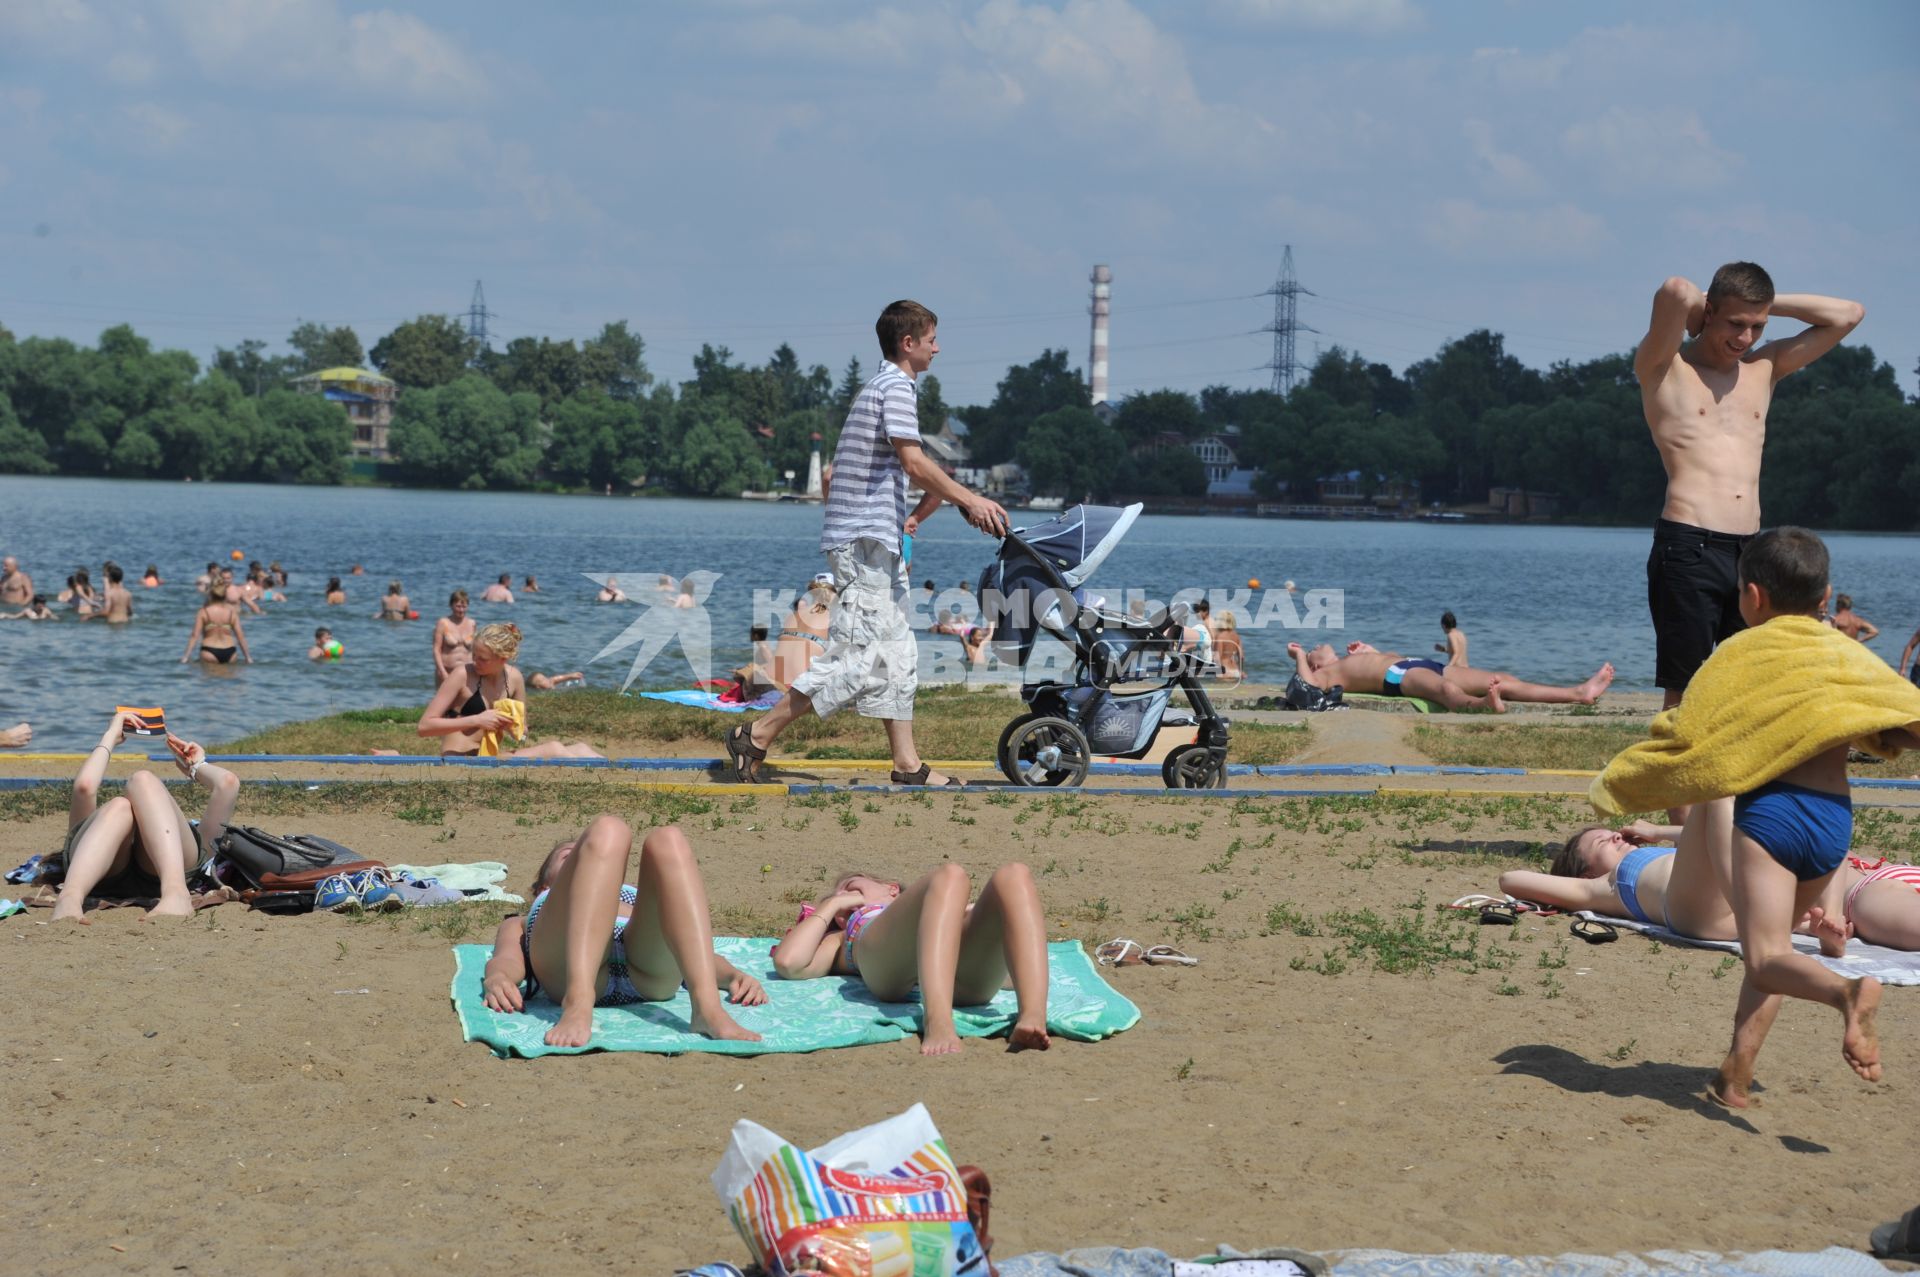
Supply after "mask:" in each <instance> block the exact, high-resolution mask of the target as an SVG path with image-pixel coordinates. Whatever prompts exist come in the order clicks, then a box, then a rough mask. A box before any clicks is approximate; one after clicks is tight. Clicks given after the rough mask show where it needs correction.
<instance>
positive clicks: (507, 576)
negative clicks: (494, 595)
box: [500, 572, 513, 586]
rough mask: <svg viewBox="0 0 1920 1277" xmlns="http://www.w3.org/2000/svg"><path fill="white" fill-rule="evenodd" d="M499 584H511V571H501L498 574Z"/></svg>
mask: <svg viewBox="0 0 1920 1277" xmlns="http://www.w3.org/2000/svg"><path fill="white" fill-rule="evenodd" d="M500 584H502V585H506V586H511V585H512V584H513V573H511V572H502V573H501V574H500Z"/></svg>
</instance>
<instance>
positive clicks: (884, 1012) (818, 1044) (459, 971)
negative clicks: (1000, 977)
mask: <svg viewBox="0 0 1920 1277" xmlns="http://www.w3.org/2000/svg"><path fill="white" fill-rule="evenodd" d="M774 944H775V941H774V940H773V939H771V938H766V939H753V938H748V937H741V936H718V937H715V939H714V949H715V951H716V952H718V953H719V954H720V955H721V956H722V957H724V958H727V959H728V960H729V961H731V962H732V963H733V964H734V965H735V966H737V967H739V968H740V969H741V970H742V971H745V972H747V973H748V974H750V975H752V976H753V977H754V978H755V979H757V980H759V981H760V982H761V983H762V984H764V985H765V986H766V989H767V1003H766V1005H765V1006H758V1007H729V1008H728V1011H729V1013H730V1014H731V1015H732V1016H733V1018H734V1019H735V1020H737V1021H739V1023H740V1024H741V1026H742V1027H744V1028H749V1029H752V1030H753V1031H754V1032H755V1033H758V1034H760V1035H761V1040H760V1041H758V1042H714V1041H711V1040H709V1039H707V1038H703V1037H697V1036H695V1035H694V1034H692V1033H690V1032H688V1030H687V1017H688V1015H689V1014H690V1013H691V1011H692V1006H691V1004H690V1003H689V1002H688V999H687V991H686V990H685V989H682V990H680V991H679V992H678V993H676V994H674V995H673V997H672V998H671V999H670V1000H668V1001H666V1002H639V1003H635V1004H634V1005H632V1006H624V1007H600V1008H599V1009H597V1010H595V1011H594V1013H593V1045H592V1046H588V1047H553V1046H548V1045H547V1044H546V1043H545V1042H542V1041H541V1040H540V1039H541V1038H542V1037H543V1036H544V1035H545V1034H546V1031H547V1030H548V1029H550V1028H552V1027H553V1024H554V1022H555V1021H557V1020H558V1019H559V1018H560V1007H559V1004H558V1003H555V1002H550V1001H548V1000H547V999H546V998H544V997H538V998H534V999H532V1000H531V1001H530V1002H528V1004H527V1009H526V1010H525V1011H521V1012H518V1013H514V1014H508V1015H502V1014H499V1013H498V1012H494V1011H490V1010H488V1009H487V1006H486V1004H485V1003H484V1002H482V1001H481V1000H480V997H481V988H480V980H481V976H482V975H483V974H484V973H485V971H486V967H487V958H488V957H489V956H490V955H491V954H492V953H493V946H491V945H484V944H461V945H455V946H454V948H453V953H454V971H453V990H452V993H453V1006H454V1010H456V1011H458V1012H459V1013H460V1031H461V1033H462V1034H463V1035H464V1036H465V1038H466V1040H467V1041H469V1042H475V1041H478V1042H485V1043H486V1044H487V1045H488V1046H490V1047H492V1048H493V1053H494V1054H495V1055H498V1056H501V1057H503V1058H505V1057H510V1056H516V1055H518V1056H525V1057H527V1058H529V1059H531V1058H533V1057H534V1056H540V1055H578V1054H580V1053H581V1052H582V1051H651V1052H654V1053H655V1054H658V1055H680V1054H683V1053H685V1052H688V1051H708V1052H712V1053H714V1054H717V1055H765V1054H768V1053H775V1052H800V1051H824V1050H826V1049H827V1048H828V1047H835V1046H861V1045H863V1044H865V1043H868V1042H897V1041H899V1040H900V1039H901V1038H904V1037H907V1036H909V1035H910V1034H913V1033H915V1032H917V1031H918V1030H919V1027H920V1005H919V1003H917V1002H882V1001H880V1000H879V999H877V998H875V997H874V996H873V995H871V994H870V993H868V992H867V990H866V986H865V985H862V984H861V983H860V982H859V981H858V980H849V979H846V978H845V977H841V976H825V977H823V978H821V979H818V980H782V979H780V978H779V977H777V976H775V975H774V973H773V959H772V957H771V956H770V954H771V951H772V949H773V946H774ZM1047 968H1048V974H1049V980H1048V984H1047V1029H1048V1031H1049V1032H1051V1033H1053V1034H1054V1035H1055V1036H1057V1037H1062V1038H1071V1039H1073V1040H1075V1041H1078V1042H1097V1041H1099V1040H1100V1039H1101V1038H1104V1037H1111V1036H1112V1035H1113V1034H1115V1033H1118V1032H1120V1031H1121V1030H1122V1029H1130V1028H1132V1027H1133V1026H1134V1025H1135V1024H1136V1023H1138V1021H1139V1019H1140V1010H1139V1008H1138V1007H1136V1006H1134V1005H1133V1003H1131V1002H1129V1001H1127V1000H1126V999H1125V998H1123V997H1121V996H1120V995H1119V994H1118V993H1116V992H1114V990H1113V988H1112V986H1110V985H1109V984H1108V983H1107V982H1106V981H1105V980H1103V979H1101V978H1100V972H1099V969H1098V968H1097V967H1095V966H1094V964H1093V960H1092V959H1090V958H1089V957H1087V953H1086V950H1084V949H1082V948H1081V947H1080V946H1079V944H1077V943H1075V942H1074V941H1071V940H1061V941H1057V942H1055V943H1053V944H1050V945H1048V946H1047ZM1013 1013H1014V999H1013V991H1012V990H1011V989H1003V990H1001V992H1000V995H999V996H998V997H996V998H994V1000H993V1001H992V1002H990V1003H988V1004H987V1005H986V1006H983V1007H961V1008H959V1009H957V1010H956V1011H955V1012H954V1019H955V1021H956V1022H957V1023H958V1024H959V1027H960V1036H961V1037H963V1038H985V1037H993V1036H994V1035H996V1034H1001V1033H1005V1032H1006V1031H1007V1030H1008V1029H1009V1028H1011V1027H1012V1025H1013Z"/></svg>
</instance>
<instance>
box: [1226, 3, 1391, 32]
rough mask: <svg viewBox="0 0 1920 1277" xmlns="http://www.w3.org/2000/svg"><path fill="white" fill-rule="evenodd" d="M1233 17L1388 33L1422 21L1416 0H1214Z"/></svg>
mask: <svg viewBox="0 0 1920 1277" xmlns="http://www.w3.org/2000/svg"><path fill="white" fill-rule="evenodd" d="M1213 7H1214V9H1215V11H1216V12H1219V13H1221V14H1223V15H1225V16H1227V17H1230V18H1238V19H1240V20H1242V21H1247V22H1257V23H1261V24H1265V25H1271V26H1282V27H1305V28H1309V29H1312V30H1317V31H1353V32H1358V33H1360V34H1362V35H1384V34H1386V33H1388V32H1393V31H1405V30H1408V29H1410V28H1413V27H1417V26H1419V25H1420V24H1421V13H1420V10H1419V9H1418V8H1417V7H1416V6H1415V5H1414V4H1413V2H1412V0H1214V5H1213Z"/></svg>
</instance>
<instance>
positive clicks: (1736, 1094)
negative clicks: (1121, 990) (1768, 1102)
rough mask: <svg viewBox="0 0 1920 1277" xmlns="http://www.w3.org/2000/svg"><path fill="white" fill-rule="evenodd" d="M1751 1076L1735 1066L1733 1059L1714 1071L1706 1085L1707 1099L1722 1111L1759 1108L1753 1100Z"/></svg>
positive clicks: (1758, 1103) (1756, 1101)
mask: <svg viewBox="0 0 1920 1277" xmlns="http://www.w3.org/2000/svg"><path fill="white" fill-rule="evenodd" d="M1752 1091H1753V1075H1752V1074H1751V1073H1748V1072H1746V1071H1745V1070H1744V1069H1742V1068H1740V1067H1739V1066H1736V1065H1735V1064H1734V1062H1733V1057H1731V1056H1729V1057H1727V1062H1726V1063H1725V1064H1722V1065H1721V1066H1720V1067H1719V1068H1718V1069H1716V1070H1715V1071H1714V1074H1713V1080H1712V1081H1710V1082H1708V1083H1707V1098H1708V1099H1709V1100H1711V1101H1713V1102H1714V1103H1715V1104H1718V1105H1719V1106H1720V1107H1721V1108H1723V1109H1733V1110H1735V1111H1736V1112H1737V1111H1739V1110H1742V1109H1749V1108H1759V1107H1760V1101H1759V1100H1756V1099H1754V1098H1753V1095H1752Z"/></svg>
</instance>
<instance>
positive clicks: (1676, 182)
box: [1562, 106, 1742, 190]
mask: <svg viewBox="0 0 1920 1277" xmlns="http://www.w3.org/2000/svg"><path fill="white" fill-rule="evenodd" d="M1562 141H1563V142H1564V144H1565V146H1566V149H1567V152H1568V154H1570V155H1572V156H1573V157H1574V158H1575V159H1578V160H1581V161H1584V162H1586V163H1588V164H1589V165H1597V166H1598V171H1599V173H1600V175H1601V176H1602V177H1603V178H1605V179H1607V180H1609V181H1610V182H1611V183H1612V185H1614V186H1615V187H1616V188H1621V189H1632V188H1643V187H1644V188H1651V189H1659V188H1666V189H1675V188H1677V189H1682V190H1707V189H1710V188H1712V187H1716V186H1720V185H1723V184H1724V183H1726V182H1727V181H1728V180H1729V179H1731V178H1732V177H1733V175H1734V173H1735V172H1736V171H1738V170H1739V168H1740V166H1741V164H1742V160H1741V157H1740V156H1739V155H1737V154H1735V153H1734V152H1732V151H1728V150H1724V149H1722V148H1721V147H1720V146H1718V145H1716V144H1715V143H1714V140H1713V138H1712V137H1711V136H1710V135H1709V134H1708V132H1707V128H1706V125H1704V124H1702V123H1701V122H1700V117H1699V116H1698V115H1696V114H1694V113H1693V112H1692V111H1680V110H1666V111H1661V110H1649V109H1646V108H1638V107H1624V106H1614V107H1609V108H1608V109H1607V111H1606V112H1605V113H1603V114H1602V115H1600V116H1599V117H1598V118H1595V119H1591V120H1585V121H1581V122H1579V123H1576V124H1573V125H1571V126H1569V127H1568V129H1567V130H1566V132H1565V133H1564V134H1563V135H1562Z"/></svg>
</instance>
